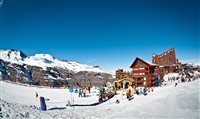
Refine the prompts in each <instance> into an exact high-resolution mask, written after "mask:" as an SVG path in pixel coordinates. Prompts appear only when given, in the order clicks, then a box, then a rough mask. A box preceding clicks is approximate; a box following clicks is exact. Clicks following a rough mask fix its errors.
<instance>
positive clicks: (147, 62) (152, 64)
mask: <svg viewBox="0 0 200 119" xmlns="http://www.w3.org/2000/svg"><path fill="white" fill-rule="evenodd" d="M137 60H140V61H142V62H143V63H145V64H147V65H148V66H158V65H157V64H154V63H151V62H149V61H146V60H143V59H141V58H139V57H136V58H135V60H134V62H133V63H132V64H131V66H130V68H132V67H133V66H134V65H135V63H136V61H137Z"/></svg>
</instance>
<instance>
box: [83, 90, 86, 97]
mask: <svg viewBox="0 0 200 119" xmlns="http://www.w3.org/2000/svg"><path fill="white" fill-rule="evenodd" d="M83 97H86V88H84V89H83Z"/></svg>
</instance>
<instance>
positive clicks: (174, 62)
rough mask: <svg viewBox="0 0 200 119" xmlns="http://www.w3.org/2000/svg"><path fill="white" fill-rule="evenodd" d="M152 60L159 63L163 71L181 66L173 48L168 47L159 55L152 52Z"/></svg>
mask: <svg viewBox="0 0 200 119" xmlns="http://www.w3.org/2000/svg"><path fill="white" fill-rule="evenodd" d="M152 62H153V63H154V64H157V65H159V66H160V67H161V68H162V69H163V70H164V71H165V73H170V72H174V71H175V70H176V69H177V68H180V66H181V63H180V62H179V60H178V59H177V58H176V53H175V48H170V49H169V50H167V51H165V52H163V53H162V54H160V55H158V54H153V55H152Z"/></svg>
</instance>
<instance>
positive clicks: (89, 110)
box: [0, 79, 200, 119]
mask: <svg viewBox="0 0 200 119" xmlns="http://www.w3.org/2000/svg"><path fill="white" fill-rule="evenodd" d="M199 84H200V80H199V79H198V80H195V81H192V82H187V83H178V85H177V87H174V82H170V85H167V86H164V87H157V88H154V92H150V93H148V95H147V96H144V95H139V96H138V95H134V99H133V100H131V101H128V100H127V99H126V97H125V96H124V97H121V95H120V94H118V95H116V96H114V97H113V98H112V99H110V100H108V101H107V102H104V103H102V104H100V105H97V106H82V107H74V108H73V107H67V108H66V109H65V104H66V100H67V99H70V93H69V91H68V89H51V88H38V87H28V86H21V85H16V84H11V83H7V82H3V81H1V88H0V95H1V96H2V97H1V100H0V102H1V104H2V115H3V116H4V117H6V115H7V116H9V117H8V118H42V119H47V118H48V119H56V118H61V119H66V118H78V119H79V118H82V119H83V118H87V119H88V118H89V119H93V118H95V119H96V118H97V119H99V118H101V119H102V118H103V119H132V118H139V119H141V118H148V119H163V118H164V119H166V118H168V119H199V118H200V115H199V113H200V110H199V105H200V100H199V95H200V90H199ZM36 91H37V92H38V94H39V95H40V96H44V97H45V98H48V99H50V100H49V101H47V102H46V103H47V108H48V109H50V108H51V107H57V108H58V109H53V110H47V111H44V112H43V111H42V112H41V111H39V110H38V109H36V108H35V107H34V106H31V105H37V104H36V98H35V92H36ZM96 93H97V91H96V90H95V89H92V93H91V94H90V95H89V96H88V97H81V98H79V97H78V94H76V93H72V95H73V97H74V100H75V103H76V104H91V103H95V102H97V100H98V97H97V96H96ZM87 94H88V93H87ZM117 99H118V100H119V101H120V103H119V104H116V103H115V101H116V100H117Z"/></svg>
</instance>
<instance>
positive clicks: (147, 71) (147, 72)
mask: <svg viewBox="0 0 200 119" xmlns="http://www.w3.org/2000/svg"><path fill="white" fill-rule="evenodd" d="M130 68H132V72H131V73H132V75H133V78H134V79H135V86H137V87H138V86H147V87H151V86H152V85H153V74H158V73H159V66H158V65H156V64H153V63H151V62H148V61H145V60H143V59H141V58H139V57H137V58H136V59H135V60H134V62H133V63H132V64H131V66H130Z"/></svg>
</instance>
